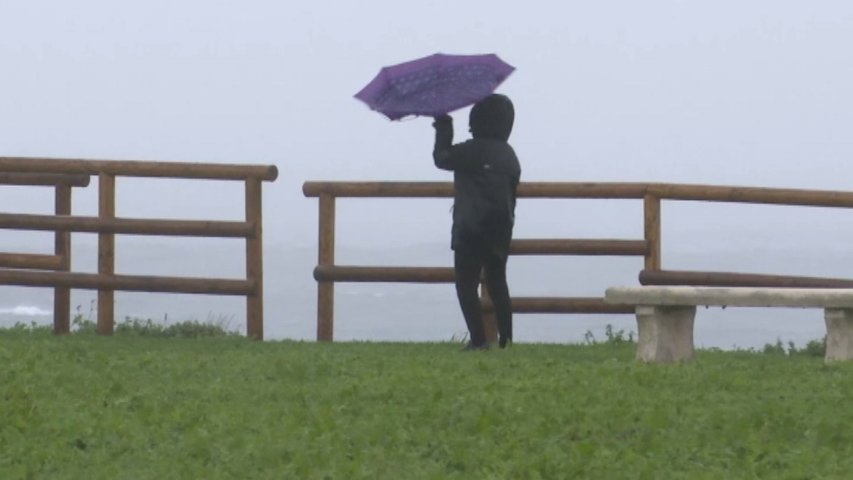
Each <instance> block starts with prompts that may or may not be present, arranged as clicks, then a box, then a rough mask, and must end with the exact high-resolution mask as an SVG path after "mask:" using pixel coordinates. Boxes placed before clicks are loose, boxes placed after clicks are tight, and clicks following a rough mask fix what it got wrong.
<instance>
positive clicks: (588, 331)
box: [0, 235, 853, 350]
mask: <svg viewBox="0 0 853 480" xmlns="http://www.w3.org/2000/svg"><path fill="white" fill-rule="evenodd" d="M168 240H169V239H160V238H158V239H156V240H151V239H145V238H138V237H131V238H127V239H124V238H123V237H120V238H119V239H118V240H117V246H116V250H117V263H116V271H117V272H118V273H126V274H137V275H170V276H173V275H176V276H199V277H208V276H209V277H219V278H242V277H243V275H244V272H245V264H244V259H243V252H244V250H243V243H242V241H238V240H234V241H230V240H216V241H213V240H211V241H210V242H208V243H204V242H202V243H201V244H200V245H199V244H198V242H196V243H195V244H193V245H192V247H188V246H187V245H186V244H185V243H180V242H174V243H173V242H169V241H168ZM4 248H5V247H4ZM13 248H14V247H13ZM264 248H265V251H264V282H265V285H264V289H265V291H264V311H265V320H264V330H265V339H266V340H270V341H275V340H284V339H293V340H305V341H313V340H315V337H316V328H317V324H316V312H317V307H316V305H317V287H316V282H315V281H314V279H313V276H312V270H313V268H314V266H315V264H316V259H317V247H316V245H312V244H305V245H283V244H278V245H276V244H269V245H265V247H264ZM759 250H760V251H759ZM11 251H15V250H11ZM780 259H783V260H784V261H780ZM666 261H667V265H668V267H669V268H678V267H679V266H682V265H684V266H689V267H692V268H691V269H697V270H698V269H705V270H723V271H745V272H752V273H784V272H787V273H796V274H804V275H806V274H807V275H815V276H819V275H820V274H821V272H822V271H823V272H824V273H828V274H830V275H834V276H838V275H837V274H838V273H839V272H843V268H839V265H851V264H853V258H851V255H850V254H848V253H847V252H846V251H844V250H843V249H838V250H837V251H833V252H827V251H821V252H811V253H808V254H807V253H805V252H804V251H803V250H802V249H798V248H797V247H796V245H777V246H776V247H768V248H762V249H752V250H750V249H746V250H743V249H737V250H727V249H725V248H719V249H717V250H711V251H709V250H698V249H691V248H689V247H688V248H685V249H683V250H675V251H666ZM336 262H337V263H338V264H342V265H409V266H413V265H417V266H450V265H451V254H450V251H449V250H448V248H447V245H446V244H444V243H415V244H411V245H400V246H393V247H389V246H383V247H381V248H377V247H375V246H370V245H367V246H346V245H344V246H338V248H337V252H336ZM96 266H97V246H96V241H95V237H94V236H93V235H90V236H88V238H84V239H83V241H76V240H75V243H74V256H73V262H72V269H73V270H74V271H80V272H94V271H95V270H96ZM641 269H642V259H640V258H613V257H570V258H565V257H558V258H554V257H512V258H511V259H510V261H509V265H508V278H509V283H510V288H511V292H512V294H513V295H516V296H602V295H603V292H604V290H605V289H606V288H607V287H608V286H612V285H637V284H638V279H637V274H638V272H639V271H640V270H641ZM96 297H97V295H96V292H94V291H86V290H72V312H73V314H74V315H80V316H81V317H82V318H84V319H90V320H95V319H96V316H97V311H96V308H97V302H96ZM52 303H53V293H52V290H51V289H49V288H32V287H13V286H0V327H11V326H14V325H16V324H24V325H32V324H35V325H48V324H51V322H52V318H53V317H52V315H53V312H52ZM115 309H116V310H115V311H116V319H117V320H118V321H122V320H124V319H129V318H139V319H152V320H154V321H157V322H163V323H166V324H168V323H170V322H178V321H184V320H196V321H209V322H216V323H221V324H224V325H226V326H227V327H229V328H232V329H235V330H240V331H243V332H245V299H244V298H242V297H219V296H211V295H182V294H160V293H126V292H117V293H116V295H115ZM514 325H515V341H516V342H517V343H518V342H521V343H582V342H585V341H589V340H590V339H594V340H596V341H603V340H604V339H605V338H606V332H607V331H608V329H609V330H610V331H612V332H616V333H618V332H622V334H623V335H625V336H628V335H634V337H636V329H637V327H636V321H635V319H634V317H633V315H619V314H516V315H515V319H514ZM824 334H825V325H824V320H823V312H822V311H821V310H820V309H762V308H740V309H738V308H727V309H722V308H713V307H712V308H702V307H700V308H699V310H698V311H697V316H696V323H695V343H696V345H697V347H700V348H719V349H724V350H728V349H760V348H762V347H763V346H764V345H766V344H768V343H774V344H775V343H776V342H778V341H781V342H783V343H784V344H786V345H787V344H788V343H789V342H792V343H794V344H795V345H797V346H803V345H805V344H806V343H807V342H809V341H811V340H816V339H821V338H823V336H824ZM334 336H335V340H337V341H367V342H386V341H393V342H441V341H457V340H461V339H463V338H464V337H465V327H464V322H463V320H462V316H461V314H460V312H459V307H458V304H457V302H456V297H455V292H454V289H453V286H452V285H450V284H391V283H339V284H336V287H335V324H334Z"/></svg>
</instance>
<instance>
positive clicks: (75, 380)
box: [0, 330, 853, 479]
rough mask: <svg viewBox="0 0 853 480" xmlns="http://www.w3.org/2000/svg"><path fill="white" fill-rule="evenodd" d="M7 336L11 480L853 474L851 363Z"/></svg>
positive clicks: (544, 349) (0, 411) (576, 349)
mask: <svg viewBox="0 0 853 480" xmlns="http://www.w3.org/2000/svg"><path fill="white" fill-rule="evenodd" d="M633 349H634V346H633V345H632V344H630V343H627V342H609V343H605V344H598V345H586V346H558V345H516V346H514V347H513V348H511V349H510V350H508V351H489V352H476V353H459V352H458V351H457V350H458V345H455V344H450V343H443V344H390V343H377V344H371V343H339V344H315V343H297V342H268V343H256V342H252V341H249V340H246V339H242V338H234V337H224V338H203V339H186V338H151V337H145V336H138V335H127V336H121V335H117V336H116V337H113V338H99V337H96V336H93V335H80V334H78V335H71V336H68V337H64V338H56V337H53V336H51V335H49V334H47V333H45V332H42V331H37V332H32V331H26V330H18V331H14V330H13V331H3V332H0V365H2V368H0V419H2V421H0V478H50V479H54V478H60V479H61V478H93V479H97V478H110V479H114V478H131V479H136V478H140V479H145V478H276V479H278V478H294V479H310V478H332V479H350V478H389V479H391V478H393V479H419V478H435V479H443V478H451V479H452V478H513V479H517V478H595V479H601V478H649V479H662V478H663V479H666V478H690V479H693V478H721V479H722V478H725V479H730V478H792V479H793V478H850V477H849V475H850V472H853V408H851V407H850V401H851V399H853V365H850V364H845V365H836V366H825V365H823V362H822V360H821V359H820V358H819V357H813V356H808V355H793V356H788V355H784V354H782V355H780V354H765V353H756V352H710V351H705V352H700V353H699V355H698V358H697V360H696V361H695V362H693V363H692V364H687V365H668V366H667V365H642V364H638V363H636V362H634V361H633Z"/></svg>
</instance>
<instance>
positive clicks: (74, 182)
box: [0, 172, 90, 187]
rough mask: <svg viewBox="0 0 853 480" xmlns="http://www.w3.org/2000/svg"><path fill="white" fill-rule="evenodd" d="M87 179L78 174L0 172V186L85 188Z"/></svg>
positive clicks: (87, 182)
mask: <svg viewBox="0 0 853 480" xmlns="http://www.w3.org/2000/svg"><path fill="white" fill-rule="evenodd" d="M89 178H90V176H89V175H78V174H57V173H20V172H0V185H24V186H33V187H36V186H45V187H55V186H57V185H65V186H68V187H86V186H88V185H89Z"/></svg>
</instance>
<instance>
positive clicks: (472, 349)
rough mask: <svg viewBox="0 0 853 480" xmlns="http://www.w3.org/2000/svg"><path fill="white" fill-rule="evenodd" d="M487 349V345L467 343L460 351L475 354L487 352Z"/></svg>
mask: <svg viewBox="0 0 853 480" xmlns="http://www.w3.org/2000/svg"><path fill="white" fill-rule="evenodd" d="M488 349H489V344H488V343H484V344H482V345H474V344H473V343H471V342H468V344H467V345H465V347H463V348H462V350H461V351H462V352H476V351H483V350H488Z"/></svg>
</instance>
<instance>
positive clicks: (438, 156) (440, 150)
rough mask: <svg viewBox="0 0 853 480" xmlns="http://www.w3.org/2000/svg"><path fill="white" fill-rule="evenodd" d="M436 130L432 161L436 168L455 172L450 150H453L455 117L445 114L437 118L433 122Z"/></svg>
mask: <svg viewBox="0 0 853 480" xmlns="http://www.w3.org/2000/svg"><path fill="white" fill-rule="evenodd" d="M432 126H433V127H434V128H435V147H433V149H432V159H433V161H435V166H436V167H438V168H440V169H442V170H453V163H452V162H451V161H450V150H451V148H453V117H451V116H450V115H447V114H444V115H439V116H437V117H435V121H434V122H432Z"/></svg>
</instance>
